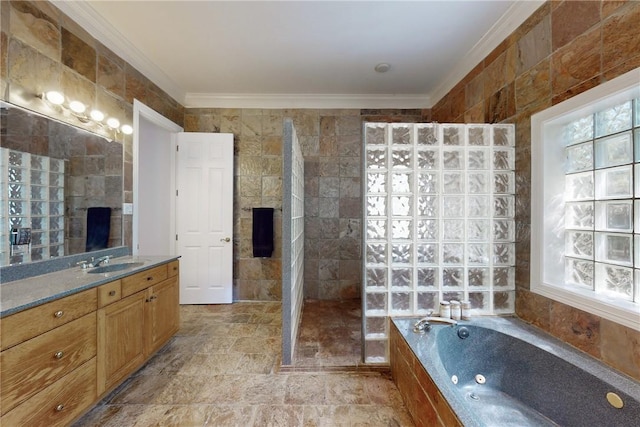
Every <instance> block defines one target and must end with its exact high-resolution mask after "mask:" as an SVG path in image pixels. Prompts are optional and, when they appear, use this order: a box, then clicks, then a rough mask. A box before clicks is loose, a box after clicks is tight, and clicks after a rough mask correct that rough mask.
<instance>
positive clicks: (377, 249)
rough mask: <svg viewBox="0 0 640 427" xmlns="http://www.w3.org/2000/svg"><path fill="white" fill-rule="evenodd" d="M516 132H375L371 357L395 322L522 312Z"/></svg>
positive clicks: (368, 212) (368, 221) (371, 146)
mask: <svg viewBox="0 0 640 427" xmlns="http://www.w3.org/2000/svg"><path fill="white" fill-rule="evenodd" d="M514 134H515V128H514V126H513V125H509V124H506V125H505V124H500V125H486V124H466V125H464V124H405V123H394V124H386V123H384V124H383V123H367V124H365V156H364V157H365V165H364V169H365V185H364V186H363V187H364V193H365V194H364V211H365V212H364V218H365V227H364V228H365V233H364V240H365V241H364V250H365V254H364V272H363V273H364V274H363V277H364V286H363V293H364V295H363V312H364V316H363V330H364V338H365V340H364V342H365V344H364V358H365V361H366V362H367V363H383V362H386V361H387V360H388V357H387V356H388V341H387V338H388V322H387V317H388V316H411V315H425V314H427V313H428V312H429V310H434V311H435V312H436V313H437V311H438V306H439V303H440V301H443V300H446V301H450V300H458V301H463V300H468V301H470V302H471V307H472V311H471V312H472V314H473V315H480V314H502V313H513V312H514V311H515V244H514V240H515V221H514V202H515V201H514V198H515V196H514V192H515V174H514V169H515V151H514Z"/></svg>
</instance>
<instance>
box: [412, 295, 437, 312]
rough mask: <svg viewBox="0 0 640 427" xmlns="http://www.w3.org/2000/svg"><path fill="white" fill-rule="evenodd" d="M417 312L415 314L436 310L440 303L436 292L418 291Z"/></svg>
mask: <svg viewBox="0 0 640 427" xmlns="http://www.w3.org/2000/svg"><path fill="white" fill-rule="evenodd" d="M417 299H418V312H417V313H416V314H426V313H428V312H429V311H434V312H436V311H437V310H438V307H439V305H440V301H439V300H438V293H437V292H418V294H417Z"/></svg>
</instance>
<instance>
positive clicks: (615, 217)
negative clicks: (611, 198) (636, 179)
mask: <svg viewBox="0 0 640 427" xmlns="http://www.w3.org/2000/svg"><path fill="white" fill-rule="evenodd" d="M632 215H633V202H632V200H619V201H615V202H596V230H599V231H617V232H620V233H631V232H633V216H632Z"/></svg>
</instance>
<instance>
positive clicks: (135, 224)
mask: <svg viewBox="0 0 640 427" xmlns="http://www.w3.org/2000/svg"><path fill="white" fill-rule="evenodd" d="M141 118H143V119H145V120H147V121H149V122H151V123H152V124H153V125H155V126H157V127H159V128H161V129H163V130H166V131H167V132H169V133H171V134H172V135H171V141H170V142H169V144H170V146H169V147H168V148H169V149H170V150H171V152H173V153H175V151H176V145H177V134H178V133H179V132H183V131H184V129H183V128H182V127H181V126H178V125H177V124H176V123H174V122H172V121H171V120H169V119H167V118H166V117H164V116H163V115H162V114H160V113H158V112H156V111H154V110H153V109H152V108H150V107H148V106H146V105H145V104H143V103H142V102H140V101H138V100H137V99H134V100H133V218H132V242H131V245H132V248H131V249H132V254H133V255H137V254H138V250H139V244H140V236H139V221H140V217H139V213H138V210H137V209H136V206H138V202H139V194H140V189H139V184H140V163H139V160H140V156H139V153H140V144H141V143H142V144H144V143H145V142H146V141H145V140H144V135H141V134H140V119H141ZM169 158H170V161H169V163H170V164H168V165H164V166H166V170H167V171H168V172H169V173H170V175H171V176H170V182H171V188H170V191H171V192H170V194H175V191H176V158H175V156H169ZM175 199H176V198H175V197H170V198H169V200H170V206H168V209H169V212H170V214H169V215H170V221H169V224H170V227H169V230H167V239H170V241H171V244H170V245H169V248H171V249H170V250H171V253H169V254H166V255H175V252H176V244H175V234H176V200H175ZM159 255H160V254H159ZM162 255H164V254H162Z"/></svg>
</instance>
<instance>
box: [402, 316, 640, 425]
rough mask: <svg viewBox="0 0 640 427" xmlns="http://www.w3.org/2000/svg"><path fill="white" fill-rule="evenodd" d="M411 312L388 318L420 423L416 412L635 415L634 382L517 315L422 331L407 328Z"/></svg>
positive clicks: (521, 420) (476, 420)
mask: <svg viewBox="0 0 640 427" xmlns="http://www.w3.org/2000/svg"><path fill="white" fill-rule="evenodd" d="M417 320H418V318H402V319H393V320H392V327H391V336H392V342H393V344H394V345H393V347H392V353H391V367H392V372H393V374H394V380H395V381H396V383H397V385H398V388H399V390H400V392H401V394H402V395H403V398H404V399H405V403H406V404H407V406H408V408H409V410H410V412H411V413H412V415H413V416H414V419H416V423H417V424H418V425H421V423H420V422H419V420H418V418H422V419H431V420H432V421H433V423H432V424H429V423H426V424H424V425H455V423H459V424H461V425H464V426H485V425H492V424H493V425H501V426H508V425H518V426H527V425H531V426H545V425H548V426H556V425H563V426H572V425H574V426H583V425H612V426H628V425H635V424H637V422H638V421H637V420H638V419H640V383H639V382H637V381H635V380H633V379H631V378H629V377H627V376H626V375H624V374H621V373H619V372H618V371H615V370H613V369H612V368H610V367H608V366H606V365H604V364H603V363H601V362H599V361H598V360H596V359H594V358H592V357H590V356H589V355H587V354H585V353H583V352H580V351H578V350H576V349H574V348H572V347H570V346H568V345H567V344H565V343H563V342H561V341H559V340H557V339H556V338H553V337H551V336H550V335H548V334H546V333H544V332H542V331H540V330H538V329H536V328H534V327H532V326H530V325H528V324H526V323H524V322H523V321H521V320H519V319H516V318H510V317H509V318H502V317H483V318H477V319H473V320H471V321H468V322H467V321H462V322H459V324H458V325H457V326H450V325H439V324H434V325H433V326H432V329H431V331H429V332H426V333H416V332H414V331H413V325H414V323H415V322H416V321H417ZM460 328H466V330H467V332H468V333H469V337H468V338H465V339H461V338H460V337H459V335H458V331H459V330H460ZM405 370H411V372H405ZM478 374H480V375H482V377H478V376H477V375H478ZM454 375H455V377H456V378H455V382H456V383H455V384H454V378H453V377H454ZM419 392H422V393H423V394H424V396H425V397H422V398H421V397H420V396H418V397H415V396H416V395H417V394H419ZM609 392H614V393H616V394H617V395H618V396H620V397H621V398H622V401H623V402H624V407H623V408H622V409H615V408H614V407H613V406H611V405H610V404H609V403H608V401H607V393H609ZM407 399H411V400H414V402H411V401H410V402H406V400H407ZM420 399H426V400H427V402H425V403H427V404H428V407H427V409H426V410H425V409H424V408H421V407H420V403H419V400H420ZM447 420H448V421H447Z"/></svg>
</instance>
